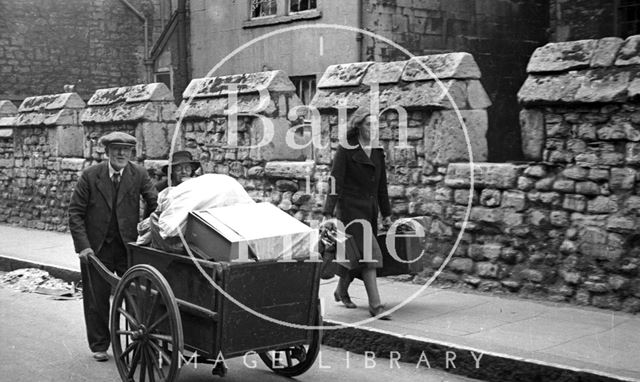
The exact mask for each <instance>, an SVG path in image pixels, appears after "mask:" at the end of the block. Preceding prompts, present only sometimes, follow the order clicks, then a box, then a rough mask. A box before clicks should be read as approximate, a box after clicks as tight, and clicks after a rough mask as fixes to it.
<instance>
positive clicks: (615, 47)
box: [591, 37, 624, 68]
mask: <svg viewBox="0 0 640 382" xmlns="http://www.w3.org/2000/svg"><path fill="white" fill-rule="evenodd" d="M623 42H624V40H622V39H621V38H619V37H605V38H602V39H600V40H598V44H597V46H596V49H595V51H594V52H593V56H592V57H591V67H592V68H595V67H608V66H611V65H613V63H614V62H615V61H616V57H617V55H618V51H619V50H620V48H621V47H622V43H623Z"/></svg>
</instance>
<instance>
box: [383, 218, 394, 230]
mask: <svg viewBox="0 0 640 382" xmlns="http://www.w3.org/2000/svg"><path fill="white" fill-rule="evenodd" d="M392 224H393V221H391V216H386V217H384V218H382V228H383V229H384V230H385V231H386V230H388V229H389V227H391V225H392Z"/></svg>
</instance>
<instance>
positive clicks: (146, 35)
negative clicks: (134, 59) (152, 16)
mask: <svg viewBox="0 0 640 382" xmlns="http://www.w3.org/2000/svg"><path fill="white" fill-rule="evenodd" d="M120 2H122V3H123V4H124V5H126V6H127V8H129V9H130V10H131V11H132V12H133V13H134V14H135V15H136V16H137V17H138V18H139V19H140V21H142V22H143V23H144V59H143V61H144V66H145V82H146V83H149V82H151V72H152V67H151V66H152V65H153V61H151V60H150V59H149V21H148V20H147V18H146V17H145V16H144V14H143V13H142V12H140V11H139V10H137V9H136V8H135V7H134V6H133V5H131V3H130V2H128V1H127V0H120Z"/></svg>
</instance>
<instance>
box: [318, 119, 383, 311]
mask: <svg viewBox="0 0 640 382" xmlns="http://www.w3.org/2000/svg"><path fill="white" fill-rule="evenodd" d="M376 133H377V131H376ZM374 135H375V136H374ZM347 142H348V144H349V146H350V147H353V148H347V147H344V146H343V145H339V146H338V150H337V152H336V154H335V157H334V159H333V166H332V168H331V176H332V181H333V182H334V185H335V192H334V193H332V194H329V195H328V196H327V198H326V200H325V205H324V211H323V214H324V216H325V219H330V218H332V217H333V216H334V210H335V216H336V217H337V218H338V219H339V220H340V221H341V222H342V223H343V224H344V225H345V226H348V227H347V229H346V233H347V234H349V235H351V236H352V237H353V240H354V242H355V247H357V249H358V252H359V253H347V256H346V257H347V259H358V260H364V261H357V262H354V261H351V262H347V263H343V262H338V264H339V265H341V266H338V267H337V269H338V272H337V273H338V276H340V281H339V282H338V287H337V289H336V290H335V292H334V297H335V299H336V301H341V302H342V303H343V304H344V305H345V306H346V307H347V308H356V307H357V306H356V305H355V304H354V303H353V301H351V298H350V297H349V293H348V288H349V285H350V284H351V281H353V279H354V278H355V277H358V278H362V281H363V282H364V286H365V289H366V291H367V296H368V299H369V313H370V314H371V316H378V315H379V314H381V313H383V312H384V310H385V307H384V305H383V304H382V303H381V301H380V293H379V292H378V284H377V281H376V269H377V268H380V267H382V251H381V250H380V247H379V245H378V242H377V240H376V235H377V228H378V214H379V213H381V214H382V216H383V217H384V222H383V224H385V225H390V224H391V219H390V217H389V216H390V215H391V206H390V204H389V196H388V192H387V175H386V170H385V160H384V151H383V149H382V148H380V147H378V144H377V134H372V131H371V113H370V112H369V109H367V108H363V107H360V108H358V109H357V110H356V111H355V112H354V113H353V115H352V116H351V119H350V120H349V125H348V130H347ZM350 223H352V224H350ZM361 223H365V224H369V225H370V227H371V229H370V230H369V229H365V227H364V226H363V224H361ZM380 319H387V320H388V319H390V316H389V315H385V316H382V317H380Z"/></svg>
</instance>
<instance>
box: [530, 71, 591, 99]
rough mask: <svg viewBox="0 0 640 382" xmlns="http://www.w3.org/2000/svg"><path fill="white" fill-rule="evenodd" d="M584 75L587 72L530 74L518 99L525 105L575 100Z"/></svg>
mask: <svg viewBox="0 0 640 382" xmlns="http://www.w3.org/2000/svg"><path fill="white" fill-rule="evenodd" d="M584 77H585V73H578V72H569V73H562V74H558V75H552V76H541V75H530V76H529V77H527V79H526V80H525V82H524V84H523V85H522V87H521V88H520V90H519V91H518V101H519V102H520V103H521V104H523V105H525V106H527V105H544V104H549V103H554V104H555V103H571V102H574V97H575V94H576V93H577V92H578V89H579V88H580V87H581V86H582V82H583V81H584Z"/></svg>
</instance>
